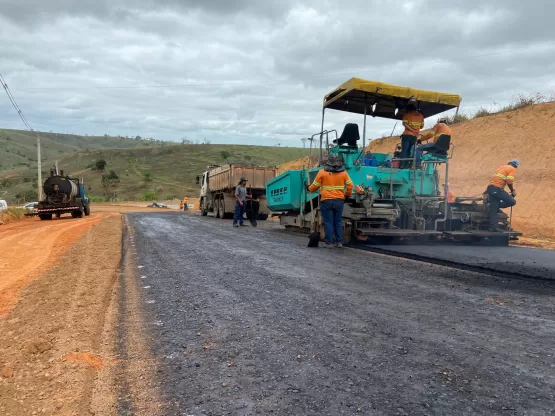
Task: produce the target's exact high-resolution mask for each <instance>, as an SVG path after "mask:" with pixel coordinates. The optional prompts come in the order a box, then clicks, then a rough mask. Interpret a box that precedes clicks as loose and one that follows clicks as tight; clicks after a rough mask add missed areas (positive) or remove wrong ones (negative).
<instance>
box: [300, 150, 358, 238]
mask: <svg viewBox="0 0 555 416" xmlns="http://www.w3.org/2000/svg"><path fill="white" fill-rule="evenodd" d="M318 189H320V212H322V219H323V221H324V231H325V234H326V238H325V243H324V247H326V248H332V247H333V237H334V234H335V246H336V247H343V223H342V217H343V205H344V203H345V197H347V198H348V197H350V196H351V194H352V192H353V181H352V180H351V178H350V177H349V174H348V173H347V172H345V169H344V167H343V160H342V159H341V158H340V157H339V156H336V155H333V154H332V155H329V156H328V158H327V159H326V162H325V166H324V169H323V170H321V171H320V172H318V175H316V178H315V179H314V182H312V184H311V185H310V186H309V187H308V190H309V191H310V192H316V191H317V190H318Z"/></svg>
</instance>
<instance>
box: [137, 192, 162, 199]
mask: <svg viewBox="0 0 555 416" xmlns="http://www.w3.org/2000/svg"><path fill="white" fill-rule="evenodd" d="M157 199H158V197H157V195H156V192H147V193H146V194H144V195H143V196H142V197H141V200H142V201H156V200H157Z"/></svg>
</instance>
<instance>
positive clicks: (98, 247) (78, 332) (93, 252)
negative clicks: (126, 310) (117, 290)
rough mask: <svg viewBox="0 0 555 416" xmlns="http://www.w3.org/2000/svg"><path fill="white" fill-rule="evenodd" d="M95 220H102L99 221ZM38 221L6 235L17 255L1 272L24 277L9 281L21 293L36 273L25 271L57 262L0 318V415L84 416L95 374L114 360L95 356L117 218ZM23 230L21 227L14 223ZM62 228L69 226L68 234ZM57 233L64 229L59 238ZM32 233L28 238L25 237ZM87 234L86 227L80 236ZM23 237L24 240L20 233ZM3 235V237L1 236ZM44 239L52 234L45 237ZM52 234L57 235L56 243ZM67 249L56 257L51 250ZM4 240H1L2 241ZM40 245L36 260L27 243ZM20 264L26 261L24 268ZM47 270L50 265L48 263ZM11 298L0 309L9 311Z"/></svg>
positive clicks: (115, 254) (115, 257)
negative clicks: (51, 260) (40, 253)
mask: <svg viewBox="0 0 555 416" xmlns="http://www.w3.org/2000/svg"><path fill="white" fill-rule="evenodd" d="M100 219H102V221H100ZM61 224H62V221H60V220H59V221H49V222H44V221H43V222H41V223H39V226H38V230H37V229H35V228H33V227H30V228H31V229H29V230H26V231H22V232H21V233H18V234H13V235H12V236H11V237H10V241H11V242H12V244H14V245H15V246H16V247H17V246H19V245H23V246H24V245H25V242H27V243H28V244H29V246H28V247H26V248H25V247H23V248H21V247H20V248H21V255H22V256H24V257H25V258H24V257H21V258H14V257H13V256H15V255H16V253H14V252H12V253H11V254H10V256H9V257H8V258H5V257H3V259H2V262H3V263H8V264H14V265H15V266H16V267H13V268H11V269H10V270H9V271H7V272H6V271H3V272H2V273H0V277H1V278H2V279H1V280H2V281H3V284H4V286H6V285H7V282H6V281H4V280H5V278H6V276H10V275H11V274H13V273H20V274H21V273H23V274H22V275H21V276H23V278H22V279H20V280H19V281H17V282H16V283H15V287H16V288H18V289H21V286H23V285H24V284H26V283H29V282H28V280H29V278H28V277H27V276H35V275H34V274H32V273H31V269H29V268H30V267H32V265H33V264H34V265H35V266H37V267H38V268H39V269H42V268H44V267H46V265H47V264H50V261H47V260H45V258H54V259H59V262H58V263H56V264H55V265H53V266H52V267H51V268H50V269H49V270H47V271H45V272H43V273H42V275H41V278H40V279H36V280H35V281H33V282H32V283H31V284H28V285H27V286H26V287H25V288H24V289H21V290H20V292H21V293H20V297H19V301H18V302H17V305H15V307H14V308H13V309H12V310H11V311H10V312H9V315H8V316H7V317H5V318H3V319H2V318H0V333H2V334H3V336H2V337H0V350H1V351H2V355H1V356H0V371H1V373H0V414H2V415H35V414H46V415H85V414H89V403H90V400H91V397H92V388H93V384H94V379H95V376H96V373H97V371H98V370H99V369H101V368H103V367H104V366H109V365H112V364H113V361H114V360H113V359H111V358H110V357H103V356H102V355H101V354H99V351H100V350H101V335H102V329H103V326H104V319H105V315H106V310H107V308H108V305H109V302H110V295H111V290H112V287H113V285H114V282H115V279H116V276H117V271H118V268H119V267H120V259H121V229H122V224H121V216H120V215H119V214H106V215H98V216H96V217H90V220H89V219H87V220H85V219H83V220H68V221H67V225H66V223H65V222H64V226H62V225H61ZM14 226H15V227H12V231H14V228H17V227H28V225H27V224H25V222H24V223H21V224H14ZM67 227H73V228H72V229H70V230H69V231H68V229H67ZM57 229H60V230H61V229H65V234H64V235H59V234H58V233H59V231H58V230H57ZM33 230H34V234H30V233H31V232H32V231H33ZM86 230H90V231H89V232H88V233H85V231H86ZM26 233H28V235H27V234H26ZM7 234H8V233H7V232H3V233H2V235H3V237H5V236H6V235H7ZM43 234H48V235H50V236H51V237H45V236H44V235H43ZM56 236H57V238H56ZM78 236H81V237H82V238H80V239H79V241H78V242H77V243H76V244H74V245H71V247H70V248H69V250H67V251H66V253H65V254H64V255H63V256H62V257H61V258H60V257H59V255H58V253H57V252H56V250H57V249H58V248H59V249H62V248H65V249H67V246H68V244H70V243H69V241H70V240H76V239H77V237H78ZM5 240H6V239H5V238H1V239H0V241H2V243H4V241H5ZM38 243H40V244H44V248H43V249H44V251H45V254H44V256H43V257H41V258H29V257H33V256H32V254H34V255H35V256H38V254H39V252H38V251H39V250H35V249H34V248H33V247H34V244H38ZM27 262H31V264H29V266H27V265H26V263H27ZM50 265H51V264H50ZM13 300H14V298H11V299H8V303H7V304H4V307H6V306H7V305H8V306H13V303H14V302H13Z"/></svg>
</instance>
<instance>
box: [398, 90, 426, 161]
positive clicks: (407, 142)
mask: <svg viewBox="0 0 555 416" xmlns="http://www.w3.org/2000/svg"><path fill="white" fill-rule="evenodd" d="M403 126H404V127H405V131H404V132H403V134H402V135H401V159H407V158H409V157H410V156H411V154H412V149H413V147H414V145H415V144H416V138H417V137H418V136H419V135H420V130H421V129H422V128H423V127H424V116H423V115H422V114H420V113H419V112H418V111H417V110H416V100H415V99H414V98H411V99H410V100H409V103H408V105H407V110H406V112H405V115H404V116H403ZM411 165H412V164H411V162H410V160H402V161H401V168H407V167H409V166H411Z"/></svg>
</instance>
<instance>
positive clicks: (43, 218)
mask: <svg viewBox="0 0 555 416" xmlns="http://www.w3.org/2000/svg"><path fill="white" fill-rule="evenodd" d="M39 218H40V219H41V221H44V220H51V219H52V214H40V215H39Z"/></svg>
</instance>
